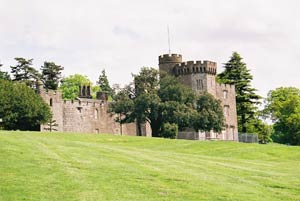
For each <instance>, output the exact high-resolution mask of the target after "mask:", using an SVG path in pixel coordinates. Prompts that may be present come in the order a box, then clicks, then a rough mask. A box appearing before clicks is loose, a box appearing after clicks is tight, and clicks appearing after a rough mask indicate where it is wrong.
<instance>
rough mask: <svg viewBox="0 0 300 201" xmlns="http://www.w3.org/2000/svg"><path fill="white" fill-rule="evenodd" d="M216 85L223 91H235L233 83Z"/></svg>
mask: <svg viewBox="0 0 300 201" xmlns="http://www.w3.org/2000/svg"><path fill="white" fill-rule="evenodd" d="M217 87H218V88H220V89H221V90H223V91H228V92H234V93H235V85H233V84H222V83H217Z"/></svg>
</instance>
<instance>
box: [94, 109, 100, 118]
mask: <svg viewBox="0 0 300 201" xmlns="http://www.w3.org/2000/svg"><path fill="white" fill-rule="evenodd" d="M98 113H99V112H98V109H95V114H94V117H95V119H98V115H99V114H98Z"/></svg>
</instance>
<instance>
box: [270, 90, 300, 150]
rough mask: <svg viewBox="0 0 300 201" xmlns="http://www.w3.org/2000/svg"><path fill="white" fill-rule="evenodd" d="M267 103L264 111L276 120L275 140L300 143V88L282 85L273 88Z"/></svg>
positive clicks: (293, 143) (294, 143) (274, 126)
mask: <svg viewBox="0 0 300 201" xmlns="http://www.w3.org/2000/svg"><path fill="white" fill-rule="evenodd" d="M266 103H267V104H266V107H265V110H264V111H265V113H266V114H268V115H270V117H271V119H272V120H273V122H274V125H273V128H274V133H273V134H272V138H273V140H274V141H275V142H279V143H289V144H292V145H300V89H298V88H295V87H281V88H277V89H275V90H271V91H270V92H269V93H268V97H267V99H266Z"/></svg>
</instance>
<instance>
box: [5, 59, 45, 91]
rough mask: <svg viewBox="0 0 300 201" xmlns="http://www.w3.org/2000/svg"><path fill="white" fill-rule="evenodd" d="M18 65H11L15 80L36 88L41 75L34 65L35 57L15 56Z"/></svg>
mask: <svg viewBox="0 0 300 201" xmlns="http://www.w3.org/2000/svg"><path fill="white" fill-rule="evenodd" d="M15 60H16V61H17V65H16V66H11V67H10V68H11V73H12V75H13V79H12V80H13V81H18V82H23V83H25V84H26V85H27V86H29V87H31V88H34V86H35V82H36V80H37V79H39V78H40V77H41V75H40V74H39V73H38V71H37V70H36V69H35V68H34V67H33V66H32V61H33V59H28V60H27V59H24V58H21V57H17V58H15Z"/></svg>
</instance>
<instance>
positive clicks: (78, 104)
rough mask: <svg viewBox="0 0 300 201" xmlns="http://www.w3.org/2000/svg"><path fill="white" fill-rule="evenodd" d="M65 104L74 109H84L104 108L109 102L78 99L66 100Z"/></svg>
mask: <svg viewBox="0 0 300 201" xmlns="http://www.w3.org/2000/svg"><path fill="white" fill-rule="evenodd" d="M63 104H64V105H66V106H72V107H84V106H93V107H103V106H105V105H107V102H105V101H101V100H94V99H77V100H64V101H63Z"/></svg>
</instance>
